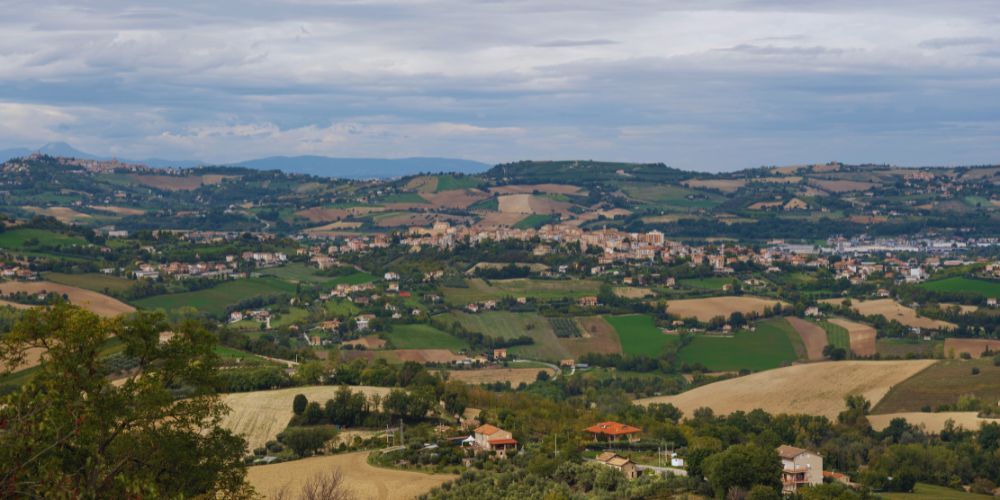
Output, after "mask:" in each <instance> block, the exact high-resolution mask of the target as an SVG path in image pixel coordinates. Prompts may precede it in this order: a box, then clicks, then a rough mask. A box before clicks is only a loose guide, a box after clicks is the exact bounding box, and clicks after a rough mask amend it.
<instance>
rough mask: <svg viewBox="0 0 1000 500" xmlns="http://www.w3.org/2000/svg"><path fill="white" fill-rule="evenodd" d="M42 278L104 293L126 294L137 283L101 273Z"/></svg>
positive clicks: (59, 274)
mask: <svg viewBox="0 0 1000 500" xmlns="http://www.w3.org/2000/svg"><path fill="white" fill-rule="evenodd" d="M42 277H43V278H45V279H46V280H49V281H51V282H53V283H62V284H63V285H69V286H75V287H77V288H84V289H86V290H92V291H95V292H102V293H103V292H107V291H111V292H124V291H125V290H128V288H129V287H130V286H132V284H133V283H135V282H134V281H130V280H127V279H125V278H119V277H117V276H108V275H106V274H100V273H83V274H66V273H45V274H44V275H43V276H42Z"/></svg>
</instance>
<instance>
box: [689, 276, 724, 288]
mask: <svg viewBox="0 0 1000 500" xmlns="http://www.w3.org/2000/svg"><path fill="white" fill-rule="evenodd" d="M732 283H733V279H732V278H722V277H712V278H689V279H682V280H678V281H677V284H679V285H681V286H684V287H687V288H697V289H699V290H722V287H723V286H724V285H731V284H732Z"/></svg>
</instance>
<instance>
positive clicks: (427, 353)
mask: <svg viewBox="0 0 1000 500" xmlns="http://www.w3.org/2000/svg"><path fill="white" fill-rule="evenodd" d="M390 352H392V353H393V354H395V355H396V357H398V358H399V360H400V361H416V362H417V363H454V362H455V361H461V360H463V359H465V356H459V355H457V354H454V353H452V352H451V351H449V350H448V349H396V350H394V351H390Z"/></svg>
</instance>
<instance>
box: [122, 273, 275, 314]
mask: <svg viewBox="0 0 1000 500" xmlns="http://www.w3.org/2000/svg"><path fill="white" fill-rule="evenodd" d="M294 292H295V285H294V284H292V283H289V282H287V281H284V280H280V279H278V278H272V277H265V278H248V279H241V280H233V281H226V282H223V283H221V284H219V285H217V286H214V287H212V288H207V289H205V290H198V291H196V292H183V293H171V294H167V295H157V296H154V297H147V298H145V299H140V300H137V301H134V302H133V303H132V305H134V306H136V307H139V308H142V309H163V310H165V311H168V312H169V311H173V310H176V309H180V308H182V307H193V308H195V309H197V310H199V311H202V312H205V313H209V314H216V315H221V314H223V313H225V312H226V307H228V306H230V305H233V304H236V303H237V302H240V301H241V300H244V299H249V298H250V297H255V296H258V295H273V294H278V293H294Z"/></svg>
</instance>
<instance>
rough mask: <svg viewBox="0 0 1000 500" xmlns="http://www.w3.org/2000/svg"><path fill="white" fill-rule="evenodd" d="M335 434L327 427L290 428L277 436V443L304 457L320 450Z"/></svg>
mask: <svg viewBox="0 0 1000 500" xmlns="http://www.w3.org/2000/svg"><path fill="white" fill-rule="evenodd" d="M336 434H337V433H336V431H334V430H333V429H330V428H327V427H290V428H288V429H285V430H284V431H283V432H282V433H281V434H278V441H281V442H282V443H284V444H285V445H287V446H288V447H289V448H291V449H292V451H294V452H295V454H296V455H298V456H300V457H306V456H309V455H312V454H313V453H315V452H316V450H318V449H320V448H322V447H323V445H325V444H326V442H327V441H329V440H330V439H332V438H333V437H334V436H335V435H336Z"/></svg>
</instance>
